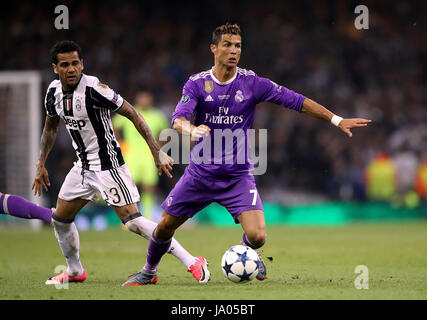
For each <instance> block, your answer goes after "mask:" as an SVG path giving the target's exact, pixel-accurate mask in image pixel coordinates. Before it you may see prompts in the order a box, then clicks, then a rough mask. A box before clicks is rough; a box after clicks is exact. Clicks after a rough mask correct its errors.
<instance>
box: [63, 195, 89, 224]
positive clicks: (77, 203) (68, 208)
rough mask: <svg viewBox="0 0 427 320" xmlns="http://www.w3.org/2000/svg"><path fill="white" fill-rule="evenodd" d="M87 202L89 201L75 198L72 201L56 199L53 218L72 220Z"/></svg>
mask: <svg viewBox="0 0 427 320" xmlns="http://www.w3.org/2000/svg"><path fill="white" fill-rule="evenodd" d="M88 202H89V200H86V199H81V198H77V199H74V200H70V201H67V200H64V199H61V198H58V201H57V203H56V210H55V216H57V217H59V218H62V219H74V218H75V217H76V215H77V213H78V212H79V211H80V210H81V209H82V208H83V207H84V206H85V205H86V204H87V203H88Z"/></svg>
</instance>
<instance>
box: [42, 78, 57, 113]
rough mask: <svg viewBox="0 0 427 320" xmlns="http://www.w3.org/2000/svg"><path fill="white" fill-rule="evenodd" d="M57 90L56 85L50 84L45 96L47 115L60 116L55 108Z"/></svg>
mask: <svg viewBox="0 0 427 320" xmlns="http://www.w3.org/2000/svg"><path fill="white" fill-rule="evenodd" d="M55 91H56V88H55V87H51V86H49V88H48V89H47V92H46V96H45V98H44V108H45V109H46V114H47V116H48V117H50V118H53V117H56V116H58V113H57V112H56V109H55Z"/></svg>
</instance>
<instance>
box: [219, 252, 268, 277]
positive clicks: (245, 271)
mask: <svg viewBox="0 0 427 320" xmlns="http://www.w3.org/2000/svg"><path fill="white" fill-rule="evenodd" d="M259 264H260V261H259V257H258V254H257V253H256V251H255V250H253V249H251V248H249V247H246V246H243V245H237V246H234V247H231V248H230V249H228V250H227V251H226V252H225V254H224V256H223V257H222V261H221V266H222V271H223V272H224V274H225V276H226V277H227V279H228V280H230V281H233V282H236V283H244V282H248V281H251V280H253V279H254V278H255V277H256V275H257V274H258V268H259Z"/></svg>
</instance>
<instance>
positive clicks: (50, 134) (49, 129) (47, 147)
mask: <svg viewBox="0 0 427 320" xmlns="http://www.w3.org/2000/svg"><path fill="white" fill-rule="evenodd" d="M58 126H59V117H53V118H51V117H46V120H45V124H44V129H43V133H42V137H41V141H40V155H39V160H38V162H37V165H36V167H37V171H36V177H35V179H34V182H33V185H32V187H31V189H32V190H33V191H34V195H38V196H40V195H41V193H42V188H43V189H44V191H45V192H47V190H48V187H50V181H49V175H48V173H47V170H46V168H45V162H46V159H47V156H48V155H49V153H50V151H51V150H52V147H53V145H54V144H55V140H56V135H57V133H58Z"/></svg>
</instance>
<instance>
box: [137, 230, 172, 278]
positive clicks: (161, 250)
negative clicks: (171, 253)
mask: <svg viewBox="0 0 427 320" xmlns="http://www.w3.org/2000/svg"><path fill="white" fill-rule="evenodd" d="M171 242H172V238H170V239H168V240H160V239H157V238H156V237H155V236H154V232H153V234H152V236H151V239H150V243H149V244H148V253H147V262H146V264H145V266H144V268H143V269H144V270H146V271H149V272H155V271H156V270H157V266H158V265H159V263H160V260H161V259H162V257H163V255H164V254H165V253H166V252H167V251H168V250H169V248H170V245H171Z"/></svg>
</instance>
